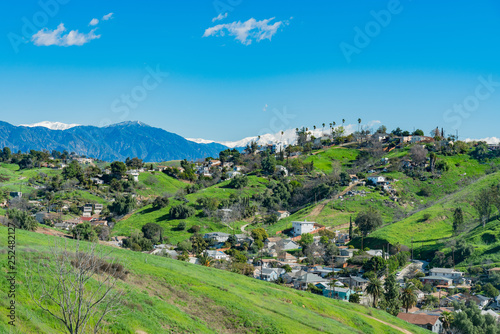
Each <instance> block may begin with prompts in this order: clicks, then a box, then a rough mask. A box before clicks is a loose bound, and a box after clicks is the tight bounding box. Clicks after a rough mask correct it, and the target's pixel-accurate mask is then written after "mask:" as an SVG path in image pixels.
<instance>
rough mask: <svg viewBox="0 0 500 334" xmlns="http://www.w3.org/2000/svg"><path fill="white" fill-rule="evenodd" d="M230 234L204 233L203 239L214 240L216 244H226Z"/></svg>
mask: <svg viewBox="0 0 500 334" xmlns="http://www.w3.org/2000/svg"><path fill="white" fill-rule="evenodd" d="M229 236H230V234H228V233H224V232H210V233H205V235H204V236H203V238H205V239H211V240H215V241H216V242H226V241H227V239H229Z"/></svg>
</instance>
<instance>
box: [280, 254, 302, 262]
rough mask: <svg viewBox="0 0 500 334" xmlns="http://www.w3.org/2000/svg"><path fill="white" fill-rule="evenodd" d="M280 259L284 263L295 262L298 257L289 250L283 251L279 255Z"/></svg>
mask: <svg viewBox="0 0 500 334" xmlns="http://www.w3.org/2000/svg"><path fill="white" fill-rule="evenodd" d="M278 261H279V262H283V263H295V262H297V258H296V257H295V256H293V255H291V254H289V253H287V252H282V253H280V254H279V255H278Z"/></svg>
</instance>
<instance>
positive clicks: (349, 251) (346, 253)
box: [340, 248, 359, 258]
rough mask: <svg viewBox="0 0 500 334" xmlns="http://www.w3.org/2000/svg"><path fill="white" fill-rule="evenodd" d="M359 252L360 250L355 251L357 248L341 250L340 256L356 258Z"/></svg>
mask: <svg viewBox="0 0 500 334" xmlns="http://www.w3.org/2000/svg"><path fill="white" fill-rule="evenodd" d="M357 251H359V249H355V248H344V249H340V256H347V257H349V258H351V257H353V256H354V253H356V252H357Z"/></svg>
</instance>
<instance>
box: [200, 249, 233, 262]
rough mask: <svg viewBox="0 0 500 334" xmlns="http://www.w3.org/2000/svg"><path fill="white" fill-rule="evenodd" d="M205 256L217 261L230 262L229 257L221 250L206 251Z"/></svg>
mask: <svg viewBox="0 0 500 334" xmlns="http://www.w3.org/2000/svg"><path fill="white" fill-rule="evenodd" d="M205 255H206V256H208V257H211V258H212V259H215V260H229V255H227V254H226V253H224V252H221V251H219V250H206V251H205Z"/></svg>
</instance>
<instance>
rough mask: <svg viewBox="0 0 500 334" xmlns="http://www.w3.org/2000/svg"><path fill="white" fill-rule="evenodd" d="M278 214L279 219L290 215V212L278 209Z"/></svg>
mask: <svg viewBox="0 0 500 334" xmlns="http://www.w3.org/2000/svg"><path fill="white" fill-rule="evenodd" d="M276 216H278V220H280V219H283V218H287V217H290V212H288V211H281V210H278V211H276Z"/></svg>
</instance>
